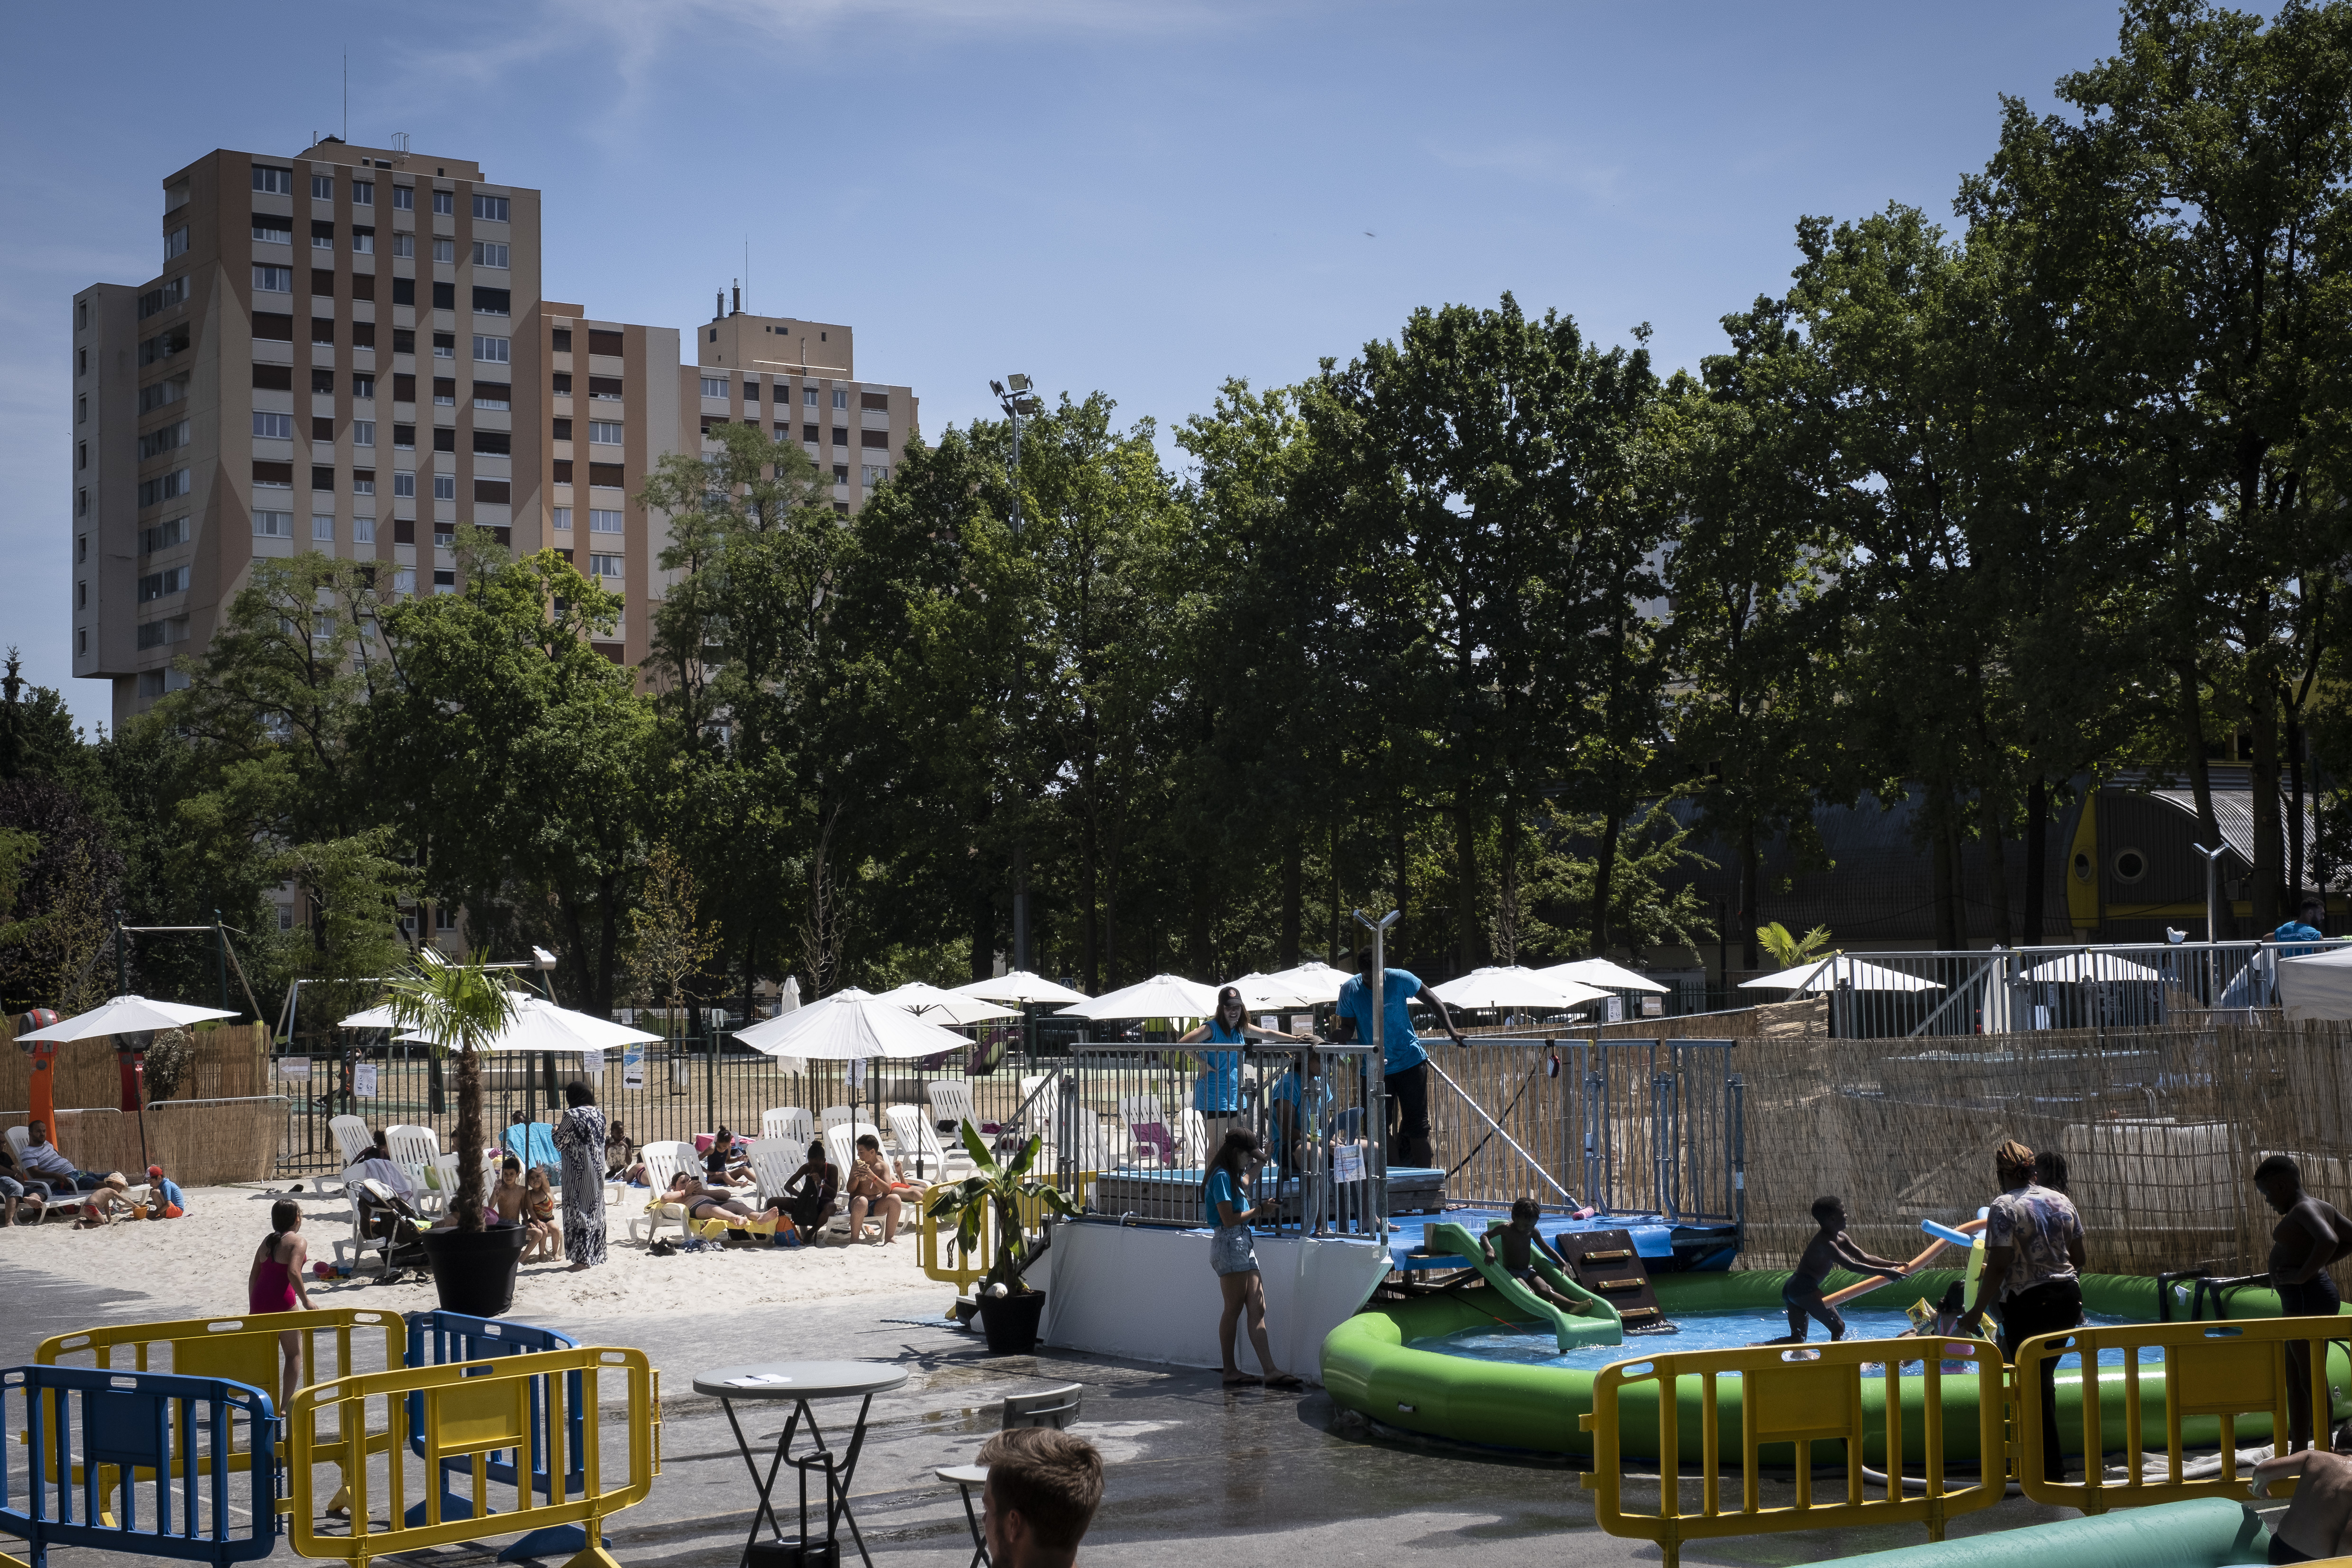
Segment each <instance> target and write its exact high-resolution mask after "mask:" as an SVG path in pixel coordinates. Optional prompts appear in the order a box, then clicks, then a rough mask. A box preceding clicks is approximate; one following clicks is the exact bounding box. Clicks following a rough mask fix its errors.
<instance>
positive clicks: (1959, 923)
mask: <svg viewBox="0 0 2352 1568" xmlns="http://www.w3.org/2000/svg"><path fill="white" fill-rule="evenodd" d="M1944 832H1945V833H1946V835H1948V837H1950V839H1951V842H1952V888H1951V893H1952V935H1953V937H1954V938H1955V939H1956V940H1955V941H1954V942H1953V943H1952V945H1953V946H1954V947H1956V948H1966V947H1967V946H1968V945H1969V858H1968V856H1967V854H1966V853H1965V852H1963V850H1962V849H1961V847H1960V822H1959V813H1958V812H1957V811H1956V812H1954V813H1953V814H1952V815H1951V816H1949V817H1948V818H1947V819H1946V820H1945V824H1944Z"/></svg>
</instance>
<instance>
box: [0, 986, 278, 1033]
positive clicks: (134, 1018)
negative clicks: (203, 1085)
mask: <svg viewBox="0 0 2352 1568" xmlns="http://www.w3.org/2000/svg"><path fill="white" fill-rule="evenodd" d="M234 1017H236V1014H235V1013H232V1012H229V1011H227V1010H226V1009H225V1008H220V1007H191V1006H188V1005H185V1004H184V1003H180V1002H150V1001H149V1000H148V999H147V998H146V997H144V996H115V997H110V998H109V999H108V1000H106V1001H104V1002H101V1003H100V1004H99V1005H97V1006H95V1007H92V1008H91V1009H90V1010H89V1012H87V1013H77V1014H75V1015H74V1016H72V1017H70V1018H67V1019H64V1020H62V1021H61V1022H58V1023H55V1024H51V1025H50V1026H48V1027H47V1028H46V1029H35V1030H33V1031H31V1032H30V1033H29V1034H23V1035H19V1036H17V1037H16V1038H17V1039H18V1040H60V1041H62V1040H94V1039H97V1038H99V1037H101V1036H104V1035H142V1034H145V1033H147V1032H148V1031H149V1030H151V1029H176V1028H179V1027H180V1026H183V1025H184V1024H201V1023H203V1022H204V1021H205V1019H207V1018H234Z"/></svg>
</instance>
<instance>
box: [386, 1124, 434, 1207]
mask: <svg viewBox="0 0 2352 1568" xmlns="http://www.w3.org/2000/svg"><path fill="white" fill-rule="evenodd" d="M383 1142H384V1146H385V1147H386V1148H387V1149H389V1150H391V1152H392V1163H394V1164H395V1165H397V1166H399V1167H400V1168H401V1170H402V1172H403V1173H405V1174H406V1175H407V1177H408V1179H409V1181H410V1182H411V1183H413V1184H415V1188H416V1212H417V1213H419V1214H421V1215H426V1216H428V1217H429V1216H431V1215H437V1214H441V1213H444V1212H446V1210H447V1208H448V1198H447V1195H446V1194H444V1193H442V1192H440V1191H438V1190H436V1189H435V1188H434V1187H432V1186H431V1185H429V1184H427V1183H426V1182H425V1172H427V1171H430V1170H433V1169H434V1168H435V1167H436V1166H437V1165H438V1164H439V1163H440V1160H441V1140H440V1138H439V1137H438V1136H437V1135H436V1133H435V1132H434V1131H433V1129H431V1128H430V1127H416V1126H409V1125H403V1126H399V1127H387V1128H385V1129H384V1130H383Z"/></svg>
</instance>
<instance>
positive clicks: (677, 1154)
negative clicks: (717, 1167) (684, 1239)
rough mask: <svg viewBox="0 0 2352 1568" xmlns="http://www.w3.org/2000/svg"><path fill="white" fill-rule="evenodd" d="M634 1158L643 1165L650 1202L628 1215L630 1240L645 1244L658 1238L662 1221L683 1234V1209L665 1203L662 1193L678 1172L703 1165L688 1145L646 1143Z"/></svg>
mask: <svg viewBox="0 0 2352 1568" xmlns="http://www.w3.org/2000/svg"><path fill="white" fill-rule="evenodd" d="M637 1158H638V1159H640V1160H643V1161H644V1162H645V1163H646V1188H647V1189H648V1192H647V1197H648V1199H649V1200H650V1201H649V1202H648V1203H647V1205H646V1208H645V1209H644V1210H643V1211H642V1212H640V1213H637V1214H633V1215H630V1216H629V1239H630V1240H631V1241H636V1240H639V1239H641V1238H642V1239H643V1240H645V1241H646V1242H647V1243H648V1244H650V1243H651V1242H653V1241H654V1240H655V1239H656V1238H657V1237H659V1236H660V1235H661V1227H662V1224H663V1222H664V1221H667V1222H668V1223H669V1224H671V1225H674V1226H677V1233H678V1235H680V1236H684V1235H685V1234H686V1207H685V1205H682V1204H674V1203H669V1202H667V1201H666V1200H665V1199H664V1198H663V1196H662V1194H664V1193H667V1192H668V1191H669V1184H670V1183H671V1181H673V1180H674V1179H675V1178H676V1177H677V1173H679V1172H680V1171H690V1170H693V1169H694V1168H695V1167H696V1166H698V1165H699V1164H700V1163H702V1156H701V1155H699V1154H697V1153H696V1152H694V1145H693V1144H691V1143H678V1142H668V1143H647V1144H646V1145H645V1146H643V1147H642V1148H640V1149H639V1150H638V1151H637Z"/></svg>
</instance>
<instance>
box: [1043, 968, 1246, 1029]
mask: <svg viewBox="0 0 2352 1568" xmlns="http://www.w3.org/2000/svg"><path fill="white" fill-rule="evenodd" d="M1216 1011H1217V988H1216V987H1215V986H1213V985H1203V984H1201V983H1200V982H1199V981H1197V980H1187V979H1185V978H1184V977H1183V976H1182V975H1181V974H1155V975H1153V976H1152V977H1151V978H1150V979H1149V980H1144V981H1139V982H1137V983H1136V984H1133V985H1123V986H1121V987H1119V989H1118V990H1116V991H1106V992H1104V993H1103V994H1101V995H1099V996H1097V997H1094V998H1093V999H1092V1000H1081V1001H1080V1002H1079V1003H1078V1005H1076V1006H1075V1007H1065V1008H1063V1009H1062V1010H1061V1012H1060V1013H1059V1014H1057V1015H1055V1016H1057V1017H1063V1018H1206V1017H1210V1016H1213V1015H1214V1014H1215V1013H1216Z"/></svg>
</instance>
